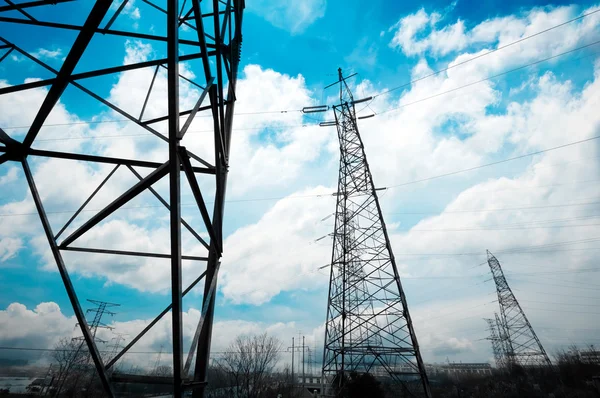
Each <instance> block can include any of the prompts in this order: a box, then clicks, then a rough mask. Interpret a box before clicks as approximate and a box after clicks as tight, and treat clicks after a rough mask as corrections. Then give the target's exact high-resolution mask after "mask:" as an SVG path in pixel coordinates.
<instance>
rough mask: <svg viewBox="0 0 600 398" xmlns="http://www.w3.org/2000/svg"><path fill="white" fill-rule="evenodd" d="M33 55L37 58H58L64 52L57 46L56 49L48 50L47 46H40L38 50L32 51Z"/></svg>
mask: <svg viewBox="0 0 600 398" xmlns="http://www.w3.org/2000/svg"><path fill="white" fill-rule="evenodd" d="M31 55H33V56H34V57H36V58H42V59H56V58H61V57H62V55H63V52H62V50H61V49H60V48H57V49H55V50H47V49H45V48H40V49H38V50H37V51H34V52H32V53H31Z"/></svg>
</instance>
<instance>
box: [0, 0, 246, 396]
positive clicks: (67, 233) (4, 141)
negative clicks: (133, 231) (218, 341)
mask: <svg viewBox="0 0 600 398" xmlns="http://www.w3.org/2000/svg"><path fill="white" fill-rule="evenodd" d="M6 3H7V4H8V5H3V6H0V29H1V31H2V32H4V33H3V35H4V36H3V37H0V62H1V61H3V60H5V59H7V57H8V56H9V55H13V56H18V57H20V58H22V59H24V60H25V61H27V62H29V63H30V64H31V65H34V66H35V67H37V68H38V69H39V70H43V71H44V73H46V74H47V75H50V76H51V77H50V78H47V79H42V80H36V81H27V82H25V83H23V84H18V85H11V86H4V87H0V95H9V94H11V93H18V92H22V91H25V90H31V89H36V88H46V89H47V90H46V95H45V98H44V99H43V102H42V104H41V106H40V107H39V109H38V110H37V113H36V114H35V118H34V119H33V121H32V123H31V125H30V126H29V127H28V128H27V131H26V133H25V134H23V135H22V136H18V135H15V134H9V133H7V132H6V131H5V130H3V129H2V127H5V128H6V127H8V126H0V165H1V164H3V163H6V162H8V163H18V164H20V166H21V167H22V169H23V171H24V173H25V176H26V179H27V182H28V186H29V190H30V192H31V195H32V197H33V201H34V202H35V207H36V209H37V212H38V213H39V217H40V219H41V223H42V226H43V230H44V233H45V236H46V238H47V240H48V244H49V246H50V249H51V252H52V255H53V258H54V260H55V262H56V265H57V267H58V270H59V272H60V276H61V279H62V282H63V283H64V286H65V288H66V291H67V293H68V297H69V300H70V302H71V304H72V306H73V310H74V312H75V315H76V317H77V321H78V324H79V326H80V327H81V332H82V334H83V338H84V340H85V343H86V345H87V347H88V349H89V352H90V356H91V358H92V359H93V363H94V365H95V368H96V370H97V374H98V377H99V379H100V380H101V382H102V385H103V388H104V390H105V391H106V393H107V395H108V396H114V395H115V383H116V382H120V383H124V382H125V383H127V382H132V383H149V384H172V385H173V391H174V394H175V396H183V394H184V390H190V389H193V390H194V393H193V394H194V396H195V397H200V396H202V395H203V391H204V386H205V385H206V375H207V366H208V359H209V355H210V337H211V332H212V319H213V312H214V304H215V295H216V293H215V291H216V282H217V274H218V270H219V258H220V257H221V252H222V243H223V237H222V223H223V204H224V200H225V187H226V181H227V169H228V162H229V147H230V140H231V128H232V122H233V111H234V101H235V87H236V79H237V71H238V63H239V55H240V47H241V37H242V36H241V26H242V13H243V9H244V1H243V0H210V1H208V0H206V1H204V2H201V1H199V0H190V1H182V2H179V1H177V0H167V1H163V2H158V1H156V2H152V1H144V2H143V3H141V4H140V3H139V2H138V5H139V6H140V7H142V6H143V7H145V8H144V10H143V12H144V13H146V14H144V15H145V16H147V15H149V14H148V13H153V14H152V15H153V16H154V17H155V18H160V21H162V22H163V24H162V26H151V27H150V29H146V32H148V33H140V30H137V29H136V28H134V27H131V29H123V30H121V29H115V28H113V26H117V25H120V26H125V23H124V21H123V20H122V18H124V17H123V10H124V9H125V8H126V7H127V3H128V0H124V1H122V2H115V3H116V4H113V1H112V0H98V1H95V2H72V3H71V2H69V1H66V0H53V1H49V0H48V1H27V2H22V3H18V4H15V3H13V2H11V1H8V0H7V1H6ZM84 3H85V4H84ZM86 8H87V9H89V12H88V13H87V14H86V15H83V17H84V20H81V21H78V22H69V23H65V22H64V21H73V20H74V19H76V18H75V17H76V16H77V15H80V14H81V10H82V9H86ZM51 17H54V18H51ZM140 23H141V24H143V23H144V20H143V19H142V20H141V21H140ZM130 25H131V24H130ZM40 29H45V30H44V31H43V32H44V33H40V32H41V30H40ZM154 31H156V32H163V33H162V34H155V33H153V32H154ZM40 34H44V35H47V36H46V37H50V38H52V37H54V36H53V35H66V34H73V35H74V42H73V44H72V46H71V47H70V49H69V50H68V52H67V54H66V56H65V58H64V60H63V62H62V64H61V65H60V67H59V68H56V67H55V66H54V67H53V66H51V65H49V64H48V63H46V62H44V61H43V60H42V59H40V58H39V57H36V56H35V55H33V54H32V52H31V51H27V50H26V49H25V48H24V47H23V46H21V45H20V39H21V40H22V39H23V37H34V35H40ZM24 35H30V36H24ZM102 40H106V41H108V40H112V41H110V45H114V43H115V41H116V40H120V41H121V42H120V43H124V42H125V41H126V40H132V41H140V42H145V43H152V44H156V47H157V48H158V47H160V46H163V49H164V50H163V51H162V54H160V52H159V51H157V52H156V53H155V54H154V55H155V57H154V59H149V60H146V61H144V62H132V63H128V64H126V65H122V64H119V65H116V66H113V65H111V66H106V67H102V68H100V67H98V65H101V64H102V63H103V61H104V60H103V59H101V58H102V57H98V52H96V55H95V57H97V58H95V61H93V62H90V56H89V54H90V53H89V51H90V47H93V46H91V45H90V43H91V42H92V41H95V42H96V43H98V42H99V41H102ZM105 43H106V42H105ZM96 48H97V47H96ZM106 48H109V47H106V46H105V47H103V49H104V51H105V50H106ZM156 54H159V55H162V56H158V55H156ZM182 54H185V55H182ZM86 56H87V62H83V63H84V66H82V65H81V64H82V62H80V61H81V60H82V59H86ZM96 61H97V62H96ZM90 65H92V67H90ZM181 68H187V69H188V70H189V68H195V69H194V70H195V71H196V72H197V73H196V77H195V79H194V80H192V79H190V78H187V77H184V76H182V75H181V74H180V69H181ZM144 70H151V71H152V72H153V77H152V79H151V80H150V79H149V81H148V82H147V87H148V92H147V95H146V98H145V101H144V102H143V103H142V102H140V103H139V107H138V109H137V110H136V111H135V112H136V113H135V114H133V113H132V112H131V111H129V110H125V109H122V108H121V107H119V106H118V105H117V104H115V103H113V102H111V100H110V97H109V96H108V94H107V93H106V90H104V91H103V92H97V91H100V90H97V89H98V86H97V85H94V84H92V83H90V82H91V81H93V79H94V78H110V77H111V76H112V77H113V79H114V78H117V77H118V76H119V74H120V73H122V72H130V71H140V72H141V71H144ZM165 70H166V94H165V95H164V97H161V99H162V101H163V102H165V103H167V106H166V107H165V110H164V111H162V114H160V115H155V116H154V117H152V118H148V117H144V112H145V111H146V114H147V113H148V109H146V106H147V104H148V98H150V97H151V96H152V94H153V91H154V90H156V88H155V87H154V86H155V79H156V76H157V73H159V71H163V72H164V71H165ZM198 71H200V72H199V73H198ZM181 73H183V72H181ZM150 76H152V73H151V74H150ZM90 79H91V80H90ZM182 84H186V85H187V86H186V87H188V88H190V89H189V90H187V93H188V94H189V93H190V92H191V93H193V96H194V99H193V103H192V106H190V107H188V106H185V107H183V106H180V101H181V98H180V93H179V90H180V86H182ZM90 87H93V88H90ZM65 90H71V91H75V92H77V93H78V94H79V95H82V96H84V97H85V98H87V99H90V98H91V99H92V100H93V101H97V103H99V104H101V106H103V107H104V108H105V109H107V110H109V111H110V112H114V114H115V115H116V116H119V117H120V118H122V119H126V121H127V122H128V123H131V124H134V125H135V126H137V127H138V128H139V129H140V131H143V132H144V133H147V134H148V136H150V137H152V135H153V136H155V137H156V140H159V141H158V142H160V143H161V144H160V145H162V147H161V148H163V152H162V153H163V154H164V158H162V159H158V160H157V159H156V156H155V158H153V159H141V158H136V159H129V158H121V157H110V154H107V155H109V156H100V155H98V154H97V152H96V153H89V152H88V153H84V152H73V151H68V150H65V151H59V150H44V149H37V148H36V146H38V145H39V143H38V141H39V140H37V141H36V138H38V134H39V133H40V132H41V131H43V129H44V128H45V127H46V124H45V123H47V121H48V117H49V115H50V114H51V112H53V110H55V108H56V106H57V104H58V103H59V101H60V100H61V96H62V95H63V93H64V92H65ZM95 90H97V91H95ZM161 95H162V94H161ZM187 99H189V98H187ZM140 109H141V111H140ZM1 111H2V110H0V112H1ZM137 112H139V114H138V113H137ZM202 116H204V117H208V118H210V119H211V120H212V123H211V125H212V130H213V133H212V134H208V138H207V139H206V142H207V144H206V146H207V147H209V148H213V149H211V150H209V151H207V153H208V154H209V156H204V158H202V157H200V156H198V155H196V154H194V153H193V152H192V151H191V150H188V149H186V147H184V146H183V145H181V141H182V139H184V136H185V134H186V132H187V131H188V129H189V127H190V124H191V122H192V121H193V120H194V118H196V117H202ZM9 131H10V130H9ZM11 135H12V136H11ZM184 141H185V140H184ZM142 155H143V154H142ZM140 157H141V156H140ZM44 158H45V159H48V158H52V159H63V160H69V161H74V162H85V163H86V165H89V166H90V167H99V166H100V165H106V164H110V165H114V168H113V169H112V171H111V172H110V173H108V175H107V176H106V178H105V180H104V181H103V182H102V183H101V184H100V186H98V188H97V189H96V190H94V192H92V194H91V196H90V198H89V199H88V200H86V201H85V202H84V203H83V204H82V205H81V207H80V208H79V209H78V210H77V211H76V212H74V213H73V214H72V217H71V218H70V219H69V220H68V222H67V223H66V224H65V225H64V226H62V228H60V227H59V228H60V229H59V231H58V233H57V232H55V231H54V228H53V227H52V225H51V223H50V221H49V220H48V217H47V212H46V210H45V207H44V200H43V195H40V193H39V192H38V188H37V185H36V181H35V178H34V175H33V173H32V170H31V168H30V162H31V160H32V159H34V160H33V161H34V162H35V161H37V160H38V159H44ZM117 169H120V172H126V173H131V174H132V175H134V176H135V177H131V178H135V179H136V181H137V182H136V183H133V185H131V186H130V187H129V189H127V190H126V191H125V192H123V193H122V194H121V195H120V196H118V197H116V198H114V200H112V202H110V204H108V205H107V206H106V207H104V208H103V209H102V210H99V211H94V213H93V215H92V216H91V217H89V218H88V219H87V221H84V222H80V218H81V214H80V213H81V211H82V210H83V209H84V208H85V206H86V205H87V204H88V203H89V201H90V200H91V199H92V198H93V197H94V196H95V195H96V194H97V193H98V192H99V191H100V190H101V189H102V186H103V185H104V184H105V183H106V182H107V181H108V180H109V179H110V178H111V176H112V175H113V174H114V173H115V172H116V171H117ZM182 171H183V174H184V175H183V176H182V177H181V176H180V175H181V172H182ZM131 174H130V176H131ZM57 178H60V177H57ZM162 179H165V180H168V194H167V195H164V197H163V196H161V194H160V193H159V192H158V189H155V188H152V186H153V185H154V184H156V183H158V182H159V181H160V180H162ZM181 180H185V181H187V184H186V185H187V186H188V187H189V189H190V190H191V192H192V193H193V197H194V199H195V203H196V204H197V209H196V211H197V212H198V217H197V219H198V220H202V221H201V222H197V223H195V224H196V225H191V224H194V223H188V222H186V221H185V220H183V219H182V217H181V208H180V206H181V203H180V192H181V185H180V184H181V183H182V182H183V181H181ZM201 186H202V187H203V189H201V188H200V187H201ZM204 187H210V188H208V189H205V188H204ZM72 189H73V190H77V189H78V187H77V186H74V187H72ZM142 193H145V194H146V195H153V196H154V197H156V199H157V200H158V201H159V202H160V203H162V205H164V207H165V208H166V209H167V211H168V214H169V230H170V252H169V253H147V252H139V251H135V250H106V249H100V248H97V247H88V246H86V245H82V244H78V239H80V238H81V237H85V235H86V233H88V232H89V231H91V230H94V228H95V227H97V226H98V225H99V224H101V223H102V222H103V221H104V220H106V219H107V218H108V217H110V216H111V214H113V213H114V212H115V211H117V210H118V209H120V208H122V207H123V206H124V205H125V204H127V203H128V202H130V201H132V200H133V199H134V198H136V197H137V196H139V195H140V194H142ZM205 198H206V199H207V200H206V201H205ZM208 203H212V204H213V205H212V208H209V207H208V206H207V204H208ZM88 211H89V210H88ZM182 226H183V227H184V228H185V229H186V230H187V231H189V233H191V234H192V235H193V236H194V237H195V239H197V241H198V242H199V243H200V244H201V245H202V246H203V247H204V249H205V252H206V254H205V255H195V256H186V255H183V254H182V242H181V241H182V238H181V227H182ZM203 236H205V237H208V238H206V239H205V238H203ZM66 251H77V252H80V253H95V254H103V255H108V256H140V257H150V258H164V259H167V260H168V261H169V263H170V273H171V291H172V294H171V304H170V305H168V306H167V307H166V308H164V310H163V311H162V312H160V314H159V315H158V316H157V317H156V318H155V319H154V320H153V321H152V322H151V323H150V324H149V325H148V326H147V327H146V328H145V329H144V330H143V331H142V332H141V333H140V334H139V335H138V336H136V337H134V338H133V339H132V340H131V341H130V342H129V344H127V346H126V347H125V348H124V349H123V350H122V351H120V352H119V353H118V354H117V355H116V356H115V357H114V358H112V359H111V360H110V361H107V362H105V360H104V359H103V358H102V356H101V354H100V352H99V350H98V347H97V346H96V343H95V341H94V336H93V332H92V331H90V327H89V326H88V324H87V322H86V320H85V313H84V311H83V310H82V308H81V305H80V299H79V297H78V295H77V293H76V291H75V289H74V287H73V284H72V282H71V277H70V274H69V272H68V263H67V262H66V261H65V259H64V252H66ZM182 259H183V260H186V261H196V262H201V263H202V264H206V270H205V271H204V272H202V273H201V274H200V275H196V276H195V277H194V278H195V279H194V281H193V283H191V285H189V286H185V287H184V286H182ZM202 280H204V283H203V284H204V288H203V296H202V301H201V303H200V302H199V303H198V304H199V305H201V308H202V311H201V318H200V321H199V323H198V325H197V327H196V328H195V329H196V333H195V335H194V337H193V340H192V344H191V348H190V350H189V353H188V354H187V356H185V357H184V353H183V344H182V339H183V337H182V297H183V296H185V295H186V294H187V293H188V292H189V291H190V290H191V289H193V288H194V287H195V286H196V285H198V284H199V283H200V282H201V281H202ZM169 312H170V316H171V318H172V343H173V376H172V377H150V376H148V377H145V376H134V375H126V374H120V375H119V374H117V373H113V372H112V369H113V368H114V365H115V362H116V361H118V360H119V359H120V358H121V357H122V356H123V355H124V354H125V353H126V352H127V351H128V350H130V349H131V348H132V347H133V346H134V345H135V343H136V342H137V341H139V339H140V338H142V336H144V335H145V334H146V333H147V332H148V331H149V330H150V329H151V328H152V327H153V326H154V325H155V324H156V323H157V322H158V321H159V320H160V319H161V318H162V317H164V316H165V315H166V314H168V313H169ZM194 360H195V366H194V367H192V362H194Z"/></svg>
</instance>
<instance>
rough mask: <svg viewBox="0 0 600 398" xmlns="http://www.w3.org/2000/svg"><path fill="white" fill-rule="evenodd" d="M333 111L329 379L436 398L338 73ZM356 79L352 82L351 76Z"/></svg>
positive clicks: (326, 375) (327, 339)
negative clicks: (359, 379) (382, 383)
mask: <svg viewBox="0 0 600 398" xmlns="http://www.w3.org/2000/svg"><path fill="white" fill-rule="evenodd" d="M338 76H339V79H338V82H336V83H334V84H339V87H340V104H339V105H335V106H333V110H334V114H335V122H324V123H322V125H323V126H333V125H335V126H337V131H338V137H339V142H340V152H341V153H340V170H339V180H338V191H337V206H336V214H335V228H334V233H333V253H332V260H331V271H330V282H329V299H328V306H327V322H326V329H325V347H324V353H323V378H324V379H326V381H327V383H334V385H333V387H334V388H335V389H337V390H338V391H340V390H342V389H343V388H344V379H345V377H344V376H346V375H347V374H348V373H350V372H358V373H370V374H373V375H374V376H378V377H383V378H387V379H388V380H391V381H393V382H396V383H399V384H400V385H401V389H402V394H403V395H404V396H426V397H430V396H431V393H430V390H429V384H428V380H427V375H426V373H425V366H424V364H423V360H422V358H421V354H420V352H419V346H418V344H417V337H416V335H415V331H414V329H413V325H412V321H411V318H410V314H409V312H408V305H407V303H406V297H405V295H404V290H403V289H402V285H401V283H400V276H399V275H398V270H397V268H396V262H395V260H394V256H393V254H392V249H391V245H390V241H389V238H388V235H387V230H386V227H385V223H384V221H383V216H382V214H381V208H380V205H379V200H378V198H377V192H376V189H375V186H374V184H373V179H372V175H371V171H370V169H369V164H368V162H367V158H366V155H365V151H364V147H363V143H362V140H361V137H360V134H359V132H358V126H357V124H356V110H355V104H357V103H359V102H364V101H365V100H367V99H363V100H358V101H355V100H354V98H353V97H352V93H351V91H350V89H349V87H348V85H347V84H346V79H348V77H346V78H344V77H343V75H342V70H341V69H338ZM349 77H351V76H349Z"/></svg>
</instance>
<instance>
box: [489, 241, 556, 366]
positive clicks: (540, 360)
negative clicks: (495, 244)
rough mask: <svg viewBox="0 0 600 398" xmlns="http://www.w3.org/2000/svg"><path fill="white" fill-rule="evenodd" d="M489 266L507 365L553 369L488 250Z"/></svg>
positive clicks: (500, 269) (499, 267) (496, 262)
mask: <svg viewBox="0 0 600 398" xmlns="http://www.w3.org/2000/svg"><path fill="white" fill-rule="evenodd" d="M487 257H488V265H489V266H490V270H491V271H492V277H493V279H494V282H495V284H496V292H497V294H498V304H499V305H500V322H499V324H498V326H499V336H500V338H501V340H502V342H503V345H504V350H505V362H504V363H505V365H506V366H507V367H508V368H509V369H510V368H511V367H513V366H514V365H519V366H523V367H541V366H552V363H551V362H550V359H549V358H548V355H547V354H546V351H545V350H544V347H542V343H540V339H538V337H537V335H536V334H535V332H534V331H533V327H531V324H530V323H529V320H528V319H527V317H526V316H525V312H523V309H522V308H521V305H520V304H519V302H518V301H517V298H516V297H515V295H514V294H513V292H512V290H511V289H510V286H509V285H508V282H507V281H506V278H505V277H504V272H503V271H502V267H501V266H500V262H499V261H498V259H497V258H496V257H494V255H493V254H492V253H490V252H489V251H487Z"/></svg>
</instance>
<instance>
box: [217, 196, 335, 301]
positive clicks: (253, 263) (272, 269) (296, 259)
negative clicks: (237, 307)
mask: <svg viewBox="0 0 600 398" xmlns="http://www.w3.org/2000/svg"><path fill="white" fill-rule="evenodd" d="M332 191H333V189H332V188H325V187H317V188H314V189H310V190H306V191H301V192H298V193H297V194H294V195H292V196H290V197H288V198H286V199H283V200H280V201H279V202H277V203H276V204H275V205H274V206H273V207H272V208H271V209H270V210H269V211H267V212H266V213H265V214H264V215H263V216H262V218H261V219H260V220H259V221H258V222H256V223H255V224H252V225H247V226H245V227H242V228H240V229H238V230H237V231H235V232H234V233H233V234H231V235H230V236H229V237H228V238H227V240H226V241H225V247H227V248H228V249H227V254H226V256H225V257H224V262H223V266H222V267H223V268H222V275H223V276H222V278H221V291H222V292H223V294H224V295H225V297H226V298H227V299H230V300H232V301H233V302H235V303H252V304H264V303H266V302H268V301H270V300H271V298H272V297H274V296H276V295H277V294H279V293H280V292H282V291H290V290H296V289H303V290H313V289H315V288H322V287H323V286H324V282H326V281H325V278H323V275H322V274H319V273H317V272H316V270H317V265H320V266H322V265H325V264H327V263H328V262H329V259H330V257H331V248H330V247H329V245H328V244H327V242H328V241H329V239H326V240H325V241H324V242H325V244H323V242H321V243H317V242H314V240H315V239H316V238H319V237H321V236H324V235H326V234H328V233H330V232H331V230H332V228H331V226H330V225H329V224H330V222H329V223H326V222H321V219H322V218H324V217H325V216H327V215H328V214H330V213H331V211H332V209H333V208H334V199H333V197H332V196H331V192H332ZM310 195H323V196H325V197H330V199H326V198H319V197H316V198H315V197H313V198H302V196H310ZM294 196H299V197H300V198H298V199H294ZM249 281H252V283H249Z"/></svg>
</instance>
